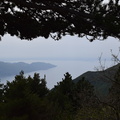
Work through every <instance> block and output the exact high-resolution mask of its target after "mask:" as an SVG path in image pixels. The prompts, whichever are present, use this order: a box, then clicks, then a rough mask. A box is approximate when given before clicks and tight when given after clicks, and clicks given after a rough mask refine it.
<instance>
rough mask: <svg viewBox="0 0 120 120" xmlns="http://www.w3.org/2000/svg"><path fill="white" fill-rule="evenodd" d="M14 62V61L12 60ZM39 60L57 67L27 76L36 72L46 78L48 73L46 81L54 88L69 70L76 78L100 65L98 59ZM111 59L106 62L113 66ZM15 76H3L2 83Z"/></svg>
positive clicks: (26, 74)
mask: <svg viewBox="0 0 120 120" xmlns="http://www.w3.org/2000/svg"><path fill="white" fill-rule="evenodd" d="M12 62H13V61H12ZM23 62H27V63H31V62H35V60H34V61H32V60H30V61H23ZM36 62H38V60H37V61H36ZM39 62H46V63H51V64H54V65H56V67H55V68H51V69H48V70H40V71H34V72H30V73H25V76H26V77H27V76H28V75H31V76H33V75H34V73H35V72H36V73H39V74H40V78H44V75H46V81H47V87H48V88H50V89H51V88H53V87H54V85H56V84H57V82H59V81H62V78H64V74H65V73H66V72H69V73H70V74H71V76H72V78H73V79H74V78H76V77H78V76H79V75H81V74H83V73H85V72H87V71H94V70H95V68H96V67H98V66H99V63H98V60H93V61H87V60H86V61H80V60H77V61H75V60H69V61H68V60H66V61H59V60H57V61H53V60H50V61H48V60H46V61H45V60H44V61H40V60H39ZM111 65H112V64H111V61H107V62H106V67H109V66H111ZM14 77H15V76H9V77H5V78H1V82H2V83H6V80H8V81H12V80H14Z"/></svg>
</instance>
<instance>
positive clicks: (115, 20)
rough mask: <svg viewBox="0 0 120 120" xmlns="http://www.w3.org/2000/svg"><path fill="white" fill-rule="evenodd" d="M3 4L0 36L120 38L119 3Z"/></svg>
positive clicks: (18, 0) (49, 0)
mask: <svg viewBox="0 0 120 120" xmlns="http://www.w3.org/2000/svg"><path fill="white" fill-rule="evenodd" d="M103 1H104V0H1V1H0V36H1V37H2V36H4V35H5V34H10V35H11V36H14V35H15V36H17V37H18V38H20V39H27V40H32V39H34V38H37V37H44V38H48V37H52V38H53V39H55V40H59V39H61V38H62V36H65V35H78V36H79V37H84V36H86V37H87V36H89V37H90V38H89V40H90V41H93V40H95V39H106V38H107V37H108V36H112V37H114V38H120V5H119V0H109V2H108V3H103Z"/></svg>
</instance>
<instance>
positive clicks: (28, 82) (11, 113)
mask: <svg viewBox="0 0 120 120" xmlns="http://www.w3.org/2000/svg"><path fill="white" fill-rule="evenodd" d="M48 92H49V90H48V88H47V87H46V82H45V80H43V79H40V76H39V74H37V73H35V74H34V77H33V78H32V77H30V76H29V77H28V78H26V77H25V76H24V72H23V71H22V72H20V75H16V77H15V80H13V81H12V82H7V85H5V87H4V101H3V103H2V104H0V105H1V106H2V110H3V111H4V112H3V114H2V115H1V116H0V119H1V120H8V119H9V120H41V119H44V120H47V119H46V118H47V113H46V108H47V105H46V102H45V100H44V98H45V96H46V94H47V93H48ZM43 97H44V98H43ZM3 118H4V119H3Z"/></svg>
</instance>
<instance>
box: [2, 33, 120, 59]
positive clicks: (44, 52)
mask: <svg viewBox="0 0 120 120" xmlns="http://www.w3.org/2000/svg"><path fill="white" fill-rule="evenodd" d="M119 47H120V41H119V40H118V39H114V38H108V39H107V40H104V41H99V40H95V41H93V42H89V41H88V40H87V39H86V38H78V37H70V36H67V37H63V38H62V39H61V40H59V41H55V40H53V39H51V38H49V39H44V38H41V37H40V38H37V39H34V40H32V41H27V40H20V39H19V38H16V37H10V36H9V35H6V36H5V37H3V38H2V41H0V58H1V60H7V59H9V58H18V60H19V59H21V58H28V59H31V58H35V59H37V58H41V59H42V58H44V59H48V58H51V59H56V58H57V59H62V58H64V59H83V60H84V59H86V60H90V59H98V57H99V56H100V55H101V53H103V58H105V59H107V58H110V57H111V52H110V50H111V49H112V50H113V53H115V54H117V53H118V50H119Z"/></svg>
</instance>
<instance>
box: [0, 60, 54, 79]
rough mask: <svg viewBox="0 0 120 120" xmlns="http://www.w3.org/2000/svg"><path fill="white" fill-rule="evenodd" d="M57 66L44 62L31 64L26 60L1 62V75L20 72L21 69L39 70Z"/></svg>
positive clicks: (28, 70) (26, 70) (5, 75)
mask: <svg viewBox="0 0 120 120" xmlns="http://www.w3.org/2000/svg"><path fill="white" fill-rule="evenodd" d="M53 67H56V66H55V65H53V64H50V63H44V62H33V63H31V64H28V63H24V62H17V63H8V62H2V61H1V62H0V77H7V76H12V75H16V74H18V73H19V72H20V71H21V70H23V71H24V72H25V73H29V72H33V71H38V70H47V69H50V68H53Z"/></svg>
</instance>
